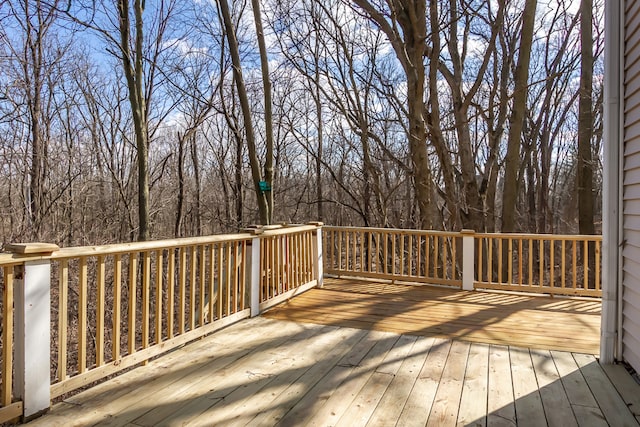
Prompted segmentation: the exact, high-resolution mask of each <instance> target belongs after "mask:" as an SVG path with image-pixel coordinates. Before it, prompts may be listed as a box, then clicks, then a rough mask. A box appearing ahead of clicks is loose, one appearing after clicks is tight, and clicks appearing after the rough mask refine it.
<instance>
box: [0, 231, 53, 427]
mask: <svg viewBox="0 0 640 427" xmlns="http://www.w3.org/2000/svg"><path fill="white" fill-rule="evenodd" d="M58 249H59V248H58V246H56V245H49V244H45V243H27V244H12V245H6V246H5V250H7V251H11V252H13V253H16V254H20V255H31V256H33V255H42V256H43V257H45V256H47V255H50V254H51V253H52V252H54V251H56V250H58ZM15 272H16V280H15V281H14V286H15V316H16V324H15V351H16V353H15V356H16V357H15V378H16V384H15V386H16V395H17V396H16V397H18V398H19V399H21V400H22V402H23V407H24V412H23V421H27V420H29V419H32V418H35V417H37V416H38V415H41V414H42V413H44V412H46V411H48V410H49V406H50V402H51V396H50V388H51V381H50V375H51V373H50V370H51V366H50V365H51V315H50V313H51V296H50V285H51V283H50V281H51V262H50V261H49V260H48V259H36V260H31V261H25V262H24V264H22V265H20V266H16V268H15Z"/></svg>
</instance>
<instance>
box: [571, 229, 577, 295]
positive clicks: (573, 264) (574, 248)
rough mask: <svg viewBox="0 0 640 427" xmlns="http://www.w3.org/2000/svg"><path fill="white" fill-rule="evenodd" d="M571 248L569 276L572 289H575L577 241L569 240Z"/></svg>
mask: <svg viewBox="0 0 640 427" xmlns="http://www.w3.org/2000/svg"><path fill="white" fill-rule="evenodd" d="M571 249H572V252H573V253H572V254H571V257H572V259H571V276H572V278H573V280H572V284H571V285H572V286H573V289H576V287H577V286H578V241H577V240H574V241H572V242H571Z"/></svg>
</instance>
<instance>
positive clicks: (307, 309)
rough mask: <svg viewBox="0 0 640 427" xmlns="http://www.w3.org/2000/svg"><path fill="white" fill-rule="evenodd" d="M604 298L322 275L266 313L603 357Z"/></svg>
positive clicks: (343, 324)
mask: <svg viewBox="0 0 640 427" xmlns="http://www.w3.org/2000/svg"><path fill="white" fill-rule="evenodd" d="M600 310H601V303H600V300H596V299H586V298H582V299H580V298H560V297H553V298H552V297H545V296H529V295H523V294H517V295H516V294H507V293H497V292H477V291H474V292H469V291H460V290H456V289H450V288H444V287H434V286H415V285H398V284H391V283H380V282H372V281H368V280H357V279H325V281H324V287H323V288H321V289H320V288H315V289H312V290H311V291H309V292H306V293H304V294H303V295H300V296H298V297H296V298H293V299H291V300H289V301H288V302H286V303H284V304H281V305H279V306H277V307H275V308H273V309H272V310H270V311H268V312H267V313H265V314H264V315H265V316H267V317H270V318H273V319H282V320H292V321H297V322H309V323H318V324H323V325H334V326H343V327H351V328H360V329H372V330H378V331H388V332H396V333H399V334H410V335H419V336H427V337H440V338H455V339H461V340H465V341H471V342H482V343H488V344H500V345H514V346H518V347H526V348H535V349H545V350H563V351H571V352H577V353H587V354H598V352H599V346H600Z"/></svg>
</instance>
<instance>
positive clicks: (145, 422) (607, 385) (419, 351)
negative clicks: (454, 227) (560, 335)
mask: <svg viewBox="0 0 640 427" xmlns="http://www.w3.org/2000/svg"><path fill="white" fill-rule="evenodd" d="M614 384H615V385H614ZM623 397H624V398H623ZM625 399H626V402H625ZM639 409H640V386H638V385H637V384H636V383H635V382H634V381H633V379H632V378H631V377H630V376H629V375H628V374H627V373H626V371H625V370H624V368H623V367H621V366H606V367H604V368H603V367H601V366H600V365H599V364H598V363H597V361H596V360H595V357H594V356H593V355H585V354H578V353H569V352H562V351H548V350H530V349H526V348H520V347H513V346H509V347H508V346H502V345H494V344H483V343H470V342H467V341H457V340H453V341H452V340H449V339H441V338H435V337H423V336H412V335H401V334H395V333H392V332H383V331H373V330H363V329H354V328H345V327H338V326H328V325H318V324H303V323H295V322H289V321H283V320H275V319H269V318H265V317H257V318H253V319H249V320H244V321H241V322H239V323H237V324H235V325H232V326H230V327H228V328H226V329H224V330H221V331H218V332H216V333H214V334H212V335H210V336H208V337H206V338H204V339H201V340H199V341H196V342H194V343H192V344H190V345H187V346H185V347H183V348H181V349H179V350H177V351H174V352H171V353H169V354H168V355H166V356H163V357H161V358H159V359H157V360H154V361H152V362H150V363H149V364H148V365H146V366H142V367H139V368H137V369H135V370H133V371H130V372H127V373H125V374H123V375H122V376H120V377H117V378H115V379H112V380H110V381H107V382H105V383H102V384H101V385H99V386H96V387H94V388H92V389H89V390H87V391H85V392H83V393H81V394H78V395H76V396H74V397H71V398H68V399H67V400H65V401H64V402H62V403H60V404H57V405H56V406H54V407H53V409H52V411H51V412H50V413H49V414H48V415H46V416H45V417H43V418H41V419H39V420H36V421H35V422H34V423H32V425H34V426H65V427H67V426H90V425H100V426H125V425H126V426H178V425H194V426H243V425H251V426H271V425H281V426H303V425H322V426H329V425H340V426H347V427H354V426H364V425H369V426H393V425H398V426H410V425H421V426H424V425H425V424H426V425H432V426H454V425H516V424H518V425H539V426H544V425H554V426H563V427H564V426H572V425H573V426H576V425H580V426H587V425H593V426H599V425H602V426H606V425H611V426H627V425H638V423H637V421H636V419H635V417H634V415H633V413H632V412H634V411H635V412H636V413H638V412H640V411H639Z"/></svg>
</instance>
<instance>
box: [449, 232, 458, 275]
mask: <svg viewBox="0 0 640 427" xmlns="http://www.w3.org/2000/svg"><path fill="white" fill-rule="evenodd" d="M457 240H458V238H457V237H455V236H453V237H451V277H450V278H451V279H452V280H456V279H457V278H458V269H457V267H456V264H457V261H458V258H457V257H456V241H457Z"/></svg>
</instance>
